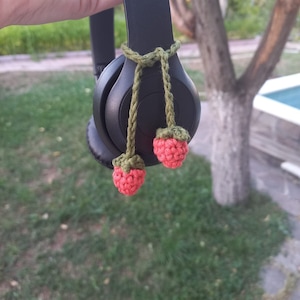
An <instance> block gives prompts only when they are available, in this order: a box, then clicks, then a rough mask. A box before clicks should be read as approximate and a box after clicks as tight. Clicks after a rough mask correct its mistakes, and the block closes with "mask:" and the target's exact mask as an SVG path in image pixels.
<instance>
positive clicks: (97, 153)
mask: <svg viewBox="0 0 300 300" xmlns="http://www.w3.org/2000/svg"><path fill="white" fill-rule="evenodd" d="M86 138H87V144H88V147H89V149H90V151H91V153H92V155H93V156H94V158H95V159H96V160H97V161H98V162H99V163H101V164H102V165H104V166H105V167H107V168H110V169H112V168H113V166H112V160H113V159H114V158H115V157H117V156H119V155H120V154H121V153H119V152H111V150H110V149H108V147H106V145H105V143H103V141H102V140H101V139H100V137H99V135H98V132H97V129H96V126H95V122H94V118H93V117H91V119H90V120H89V122H88V125H87V129H86Z"/></svg>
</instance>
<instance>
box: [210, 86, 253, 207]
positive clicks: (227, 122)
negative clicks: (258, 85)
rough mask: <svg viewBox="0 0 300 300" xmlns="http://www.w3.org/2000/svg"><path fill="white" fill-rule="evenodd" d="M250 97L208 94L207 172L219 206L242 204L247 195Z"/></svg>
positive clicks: (248, 190)
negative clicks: (209, 136)
mask: <svg viewBox="0 0 300 300" xmlns="http://www.w3.org/2000/svg"><path fill="white" fill-rule="evenodd" d="M249 98H251V96H250V95H243V94H242V93H240V92H238V91H234V92H230V93H223V92H221V91H208V100H209V105H210V108H211V113H212V120H213V123H212V124H211V126H212V153H211V171H212V177H213V193H214V197H215V199H216V201H217V202H218V203H219V204H221V205H232V204H236V203H238V202H242V201H244V200H245V199H247V197H248V196H249V192H250V171H249V128H250V119H251V112H252V102H251V99H249Z"/></svg>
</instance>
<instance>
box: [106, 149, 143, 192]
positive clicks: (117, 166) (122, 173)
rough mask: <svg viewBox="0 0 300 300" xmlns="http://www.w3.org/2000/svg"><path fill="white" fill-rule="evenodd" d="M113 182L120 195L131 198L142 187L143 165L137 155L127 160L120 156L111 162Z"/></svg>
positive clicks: (124, 155)
mask: <svg viewBox="0 0 300 300" xmlns="http://www.w3.org/2000/svg"><path fill="white" fill-rule="evenodd" d="M113 165H114V171H113V175H112V176H113V182H114V185H115V187H116V188H117V189H118V191H119V192H120V193H121V194H124V195H126V196H133V195H134V194H136V192H137V191H138V190H139V188H140V187H141V186H142V185H143V183H144V181H145V176H146V171H145V164H144V161H143V160H142V158H141V157H140V156H139V155H137V154H136V155H134V156H133V157H131V158H128V157H127V156H126V154H125V153H124V154H122V155H120V156H119V157H117V158H116V159H114V160H113Z"/></svg>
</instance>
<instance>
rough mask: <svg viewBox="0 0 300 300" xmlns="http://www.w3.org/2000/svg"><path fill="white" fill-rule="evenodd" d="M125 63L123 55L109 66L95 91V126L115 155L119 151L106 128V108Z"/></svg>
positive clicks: (100, 136) (101, 76) (97, 83)
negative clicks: (109, 95)
mask: <svg viewBox="0 0 300 300" xmlns="http://www.w3.org/2000/svg"><path fill="white" fill-rule="evenodd" d="M124 61H125V57H124V56H123V55H121V56H119V57H118V58H116V59H114V60H113V61H112V62H111V63H110V64H108V65H107V66H106V68H105V69H104V70H103V72H102V73H101V75H100V77H99V79H98V80H97V82H96V86H95V90H94V102H93V116H94V122H95V126H96V129H97V132H98V135H99V138H100V139H101V140H102V142H103V143H104V144H105V145H106V147H107V148H108V149H109V150H110V151H111V152H113V153H114V152H119V150H118V148H117V147H116V146H115V144H114V143H113V142H112V140H111V139H110V137H109V134H108V131H107V128H106V124H105V106H106V100H107V97H108V94H109V92H110V90H111V89H112V87H113V85H114V84H115V82H116V80H117V78H118V76H119V75H120V72H121V70H122V67H123V65H124Z"/></svg>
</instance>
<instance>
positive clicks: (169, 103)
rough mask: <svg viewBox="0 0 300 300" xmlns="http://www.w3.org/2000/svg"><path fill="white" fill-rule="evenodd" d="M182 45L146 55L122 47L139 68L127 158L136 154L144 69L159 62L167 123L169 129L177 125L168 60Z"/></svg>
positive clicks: (133, 89)
mask: <svg viewBox="0 0 300 300" xmlns="http://www.w3.org/2000/svg"><path fill="white" fill-rule="evenodd" d="M179 47H180V43H179V42H178V41H176V42H175V43H174V44H173V45H171V47H170V49H168V50H164V49H163V48H161V47H157V48H156V49H155V50H154V51H153V52H150V53H147V54H145V55H140V54H139V53H137V52H135V51H133V50H131V49H130V48H129V47H128V46H127V45H126V44H123V45H122V50H123V53H124V55H125V56H126V57H127V58H128V59H130V60H132V61H134V62H135V63H136V64H137V66H136V69H135V74H134V81H133V87H132V98H131V103H130V108H129V118H128V128H127V149H126V156H128V157H131V156H133V155H134V153H135V132H136V126H137V105H138V95H139V88H140V83H141V77H142V74H143V68H145V67H152V66H153V65H154V64H155V63H156V62H157V61H160V63H161V70H162V77H163V84H164V91H165V101H166V106H165V112H166V122H167V125H168V127H171V126H174V125H175V112H174V101H173V99H174V97H173V94H172V92H171V79H170V75H169V61H168V59H169V58H170V57H171V56H173V55H174V54H175V53H176V51H177V50H178V49H179Z"/></svg>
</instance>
